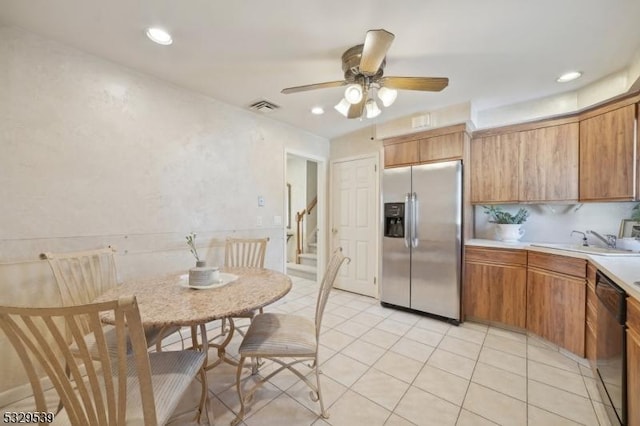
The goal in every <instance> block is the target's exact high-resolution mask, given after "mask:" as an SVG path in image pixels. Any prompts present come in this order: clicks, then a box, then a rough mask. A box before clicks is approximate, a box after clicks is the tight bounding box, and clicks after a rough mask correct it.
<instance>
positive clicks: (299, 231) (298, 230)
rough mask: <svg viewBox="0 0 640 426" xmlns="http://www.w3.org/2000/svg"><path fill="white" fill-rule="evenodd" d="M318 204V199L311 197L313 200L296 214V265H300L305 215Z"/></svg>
mask: <svg viewBox="0 0 640 426" xmlns="http://www.w3.org/2000/svg"><path fill="white" fill-rule="evenodd" d="M317 204H318V197H313V200H311V202H310V203H309V204H308V205H307V208H306V209H304V210H302V211H300V212H298V213H296V240H297V241H296V263H298V264H299V263H300V255H301V254H302V247H303V244H302V242H303V241H302V238H303V235H302V222H303V221H304V216H305V215H306V214H311V212H312V211H313V209H314V208H315V207H316V205H317Z"/></svg>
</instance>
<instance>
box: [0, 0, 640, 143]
mask: <svg viewBox="0 0 640 426" xmlns="http://www.w3.org/2000/svg"><path fill="white" fill-rule="evenodd" d="M638 17H640V1H639V0H535V1H525V0H396V1H391V0H351V1H348V2H347V1H342V0H308V1H291V0H260V1H249V0H236V1H214V0H185V1H175V0H143V1H137V0H136V1H133V0H108V1H97V0H55V1H54V0H2V2H1V4H0V23H4V24H9V25H15V26H18V27H22V28H24V29H26V30H28V31H31V32H34V33H37V34H40V35H43V36H45V37H47V38H51V39H54V40H58V41H60V42H62V43H65V44H67V45H70V46H73V47H76V48H78V49H81V50H83V51H85V52H88V53H91V54H94V55H97V56H100V57H103V58H107V59H109V60H111V61H113V62H116V63H120V64H123V65H125V66H128V67H131V68H134V69H137V70H140V71H142V72H145V73H148V74H151V75H154V76H157V77H159V78H161V79H164V80H166V81H170V82H172V83H175V84H177V85H180V86H182V87H185V88H188V89H192V90H195V91H197V92H201V93H203V94H206V95H209V96H211V97H213V98H215V99H218V100H221V101H223V102H226V103H229V104H232V105H235V106H238V107H240V108H247V106H248V105H249V104H250V103H252V102H254V101H257V100H260V99H267V100H269V101H272V102H274V103H275V104H277V105H280V106H281V107H282V108H281V109H280V110H278V111H276V112H273V113H270V114H269V116H270V117H271V118H273V119H275V120H280V121H283V122H286V123H290V124H292V125H294V126H296V127H299V128H302V129H306V130H308V131H309V132H312V133H315V134H318V135H322V136H325V137H328V138H333V137H335V136H338V135H342V134H344V133H348V132H351V131H354V130H357V129H359V128H362V127H365V126H367V125H369V124H371V121H367V120H363V121H361V120H358V119H355V120H348V119H346V118H344V117H343V116H341V115H340V114H339V113H337V112H336V111H335V110H334V109H333V105H335V104H336V103H337V102H338V101H339V100H340V99H341V98H342V92H343V89H342V88H331V89H321V90H315V91H310V92H304V93H296V94H290V95H283V94H281V93H280V90H281V89H283V88H285V87H289V86H298V85H304V84H311V83H319V82H325V81H332V80H341V79H342V78H343V73H342V69H341V62H340V57H341V55H342V53H343V52H344V51H345V50H346V49H348V48H349V47H351V46H353V45H356V44H360V43H363V42H364V36H365V33H366V31H367V30H369V29H377V28H384V29H386V30H388V31H391V32H393V33H394V34H395V36H396V38H395V40H394V42H393V44H392V45H391V48H390V50H389V52H388V54H387V66H386V68H385V75H387V76H435V77H449V79H450V83H449V87H447V88H446V89H445V90H444V91H442V92H439V93H431V92H413V91H401V92H400V93H399V95H398V100H397V101H396V103H395V104H394V105H392V106H391V107H390V108H388V109H385V110H384V111H383V113H382V114H381V115H380V116H379V117H378V118H377V119H376V120H377V122H383V121H386V120H389V119H393V118H398V117H401V116H407V115H410V114H413V113H416V112H420V111H428V110H433V109H437V108H441V107H445V106H449V105H454V104H458V103H462V102H467V101H470V102H472V103H473V105H474V108H477V109H486V108H491V107H495V106H500V105H506V104H510V103H514V102H519V101H524V100H528V99H534V98H540V97H543V96H547V95H551V94H554V93H559V92H565V91H570V90H576V89H577V88H579V87H582V86H584V85H587V84H589V83H592V82H594V81H596V80H598V79H600V78H602V77H604V76H606V75H608V74H610V73H612V72H616V71H619V70H621V69H623V68H625V67H626V66H628V65H629V63H630V62H631V60H632V58H633V56H634V54H635V53H636V52H638V51H639V50H640V23H639V21H638ZM148 26H161V27H164V28H166V29H167V30H169V31H170V32H171V33H172V35H173V38H174V43H173V45H171V46H168V47H167V46H160V45H156V44H154V43H151V42H150V41H149V40H148V39H147V38H146V36H145V28H146V27H148ZM573 69H578V70H581V71H583V72H584V76H583V78H581V79H579V80H577V81H575V82H572V83H565V84H559V83H556V82H555V79H556V77H557V76H558V75H559V74H561V73H563V72H565V71H567V70H573ZM316 105H320V106H323V107H324V108H325V111H326V113H325V114H324V115H322V116H313V115H311V114H310V112H309V110H310V108H311V107H313V106H316Z"/></svg>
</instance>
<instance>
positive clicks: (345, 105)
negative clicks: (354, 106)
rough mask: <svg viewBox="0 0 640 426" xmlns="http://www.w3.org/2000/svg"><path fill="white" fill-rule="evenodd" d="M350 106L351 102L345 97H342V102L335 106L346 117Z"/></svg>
mask: <svg viewBox="0 0 640 426" xmlns="http://www.w3.org/2000/svg"><path fill="white" fill-rule="evenodd" d="M350 107H351V104H350V103H349V102H347V100H346V99H345V98H342V99H341V100H340V102H339V103H338V104H337V105H336V106H334V108H335V109H336V111H338V112H339V113H340V114H342V115H344V116H345V117H346V116H347V114H349V108H350Z"/></svg>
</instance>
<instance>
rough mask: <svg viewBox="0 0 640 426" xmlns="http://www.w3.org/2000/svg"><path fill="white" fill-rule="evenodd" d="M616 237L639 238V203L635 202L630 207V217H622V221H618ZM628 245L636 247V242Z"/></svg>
mask: <svg viewBox="0 0 640 426" xmlns="http://www.w3.org/2000/svg"><path fill="white" fill-rule="evenodd" d="M618 238H619V239H621V240H623V239H636V240H640V204H636V205H635V207H634V208H633V209H631V219H622V222H621V223H620V232H619V233H618ZM620 242H622V241H620ZM630 245H633V246H634V248H635V247H637V245H636V244H630ZM627 250H632V249H627Z"/></svg>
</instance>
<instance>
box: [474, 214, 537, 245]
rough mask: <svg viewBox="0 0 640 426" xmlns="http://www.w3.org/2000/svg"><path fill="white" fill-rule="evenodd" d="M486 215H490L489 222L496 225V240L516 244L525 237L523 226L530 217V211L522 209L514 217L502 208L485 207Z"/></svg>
mask: <svg viewBox="0 0 640 426" xmlns="http://www.w3.org/2000/svg"><path fill="white" fill-rule="evenodd" d="M483 207H484V212H485V214H488V215H489V222H491V223H495V224H496V238H497V239H498V240H501V241H503V242H505V243H515V242H517V241H518V240H520V238H522V236H523V235H524V229H521V228H520V227H521V225H522V224H523V223H524V222H526V220H527V218H528V217H529V211H528V210H527V209H525V208H523V207H521V208H520V209H519V210H518V212H517V213H516V214H515V215H514V214H511V213H509V212H507V211H505V210H503V209H502V208H501V207H496V206H483Z"/></svg>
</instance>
